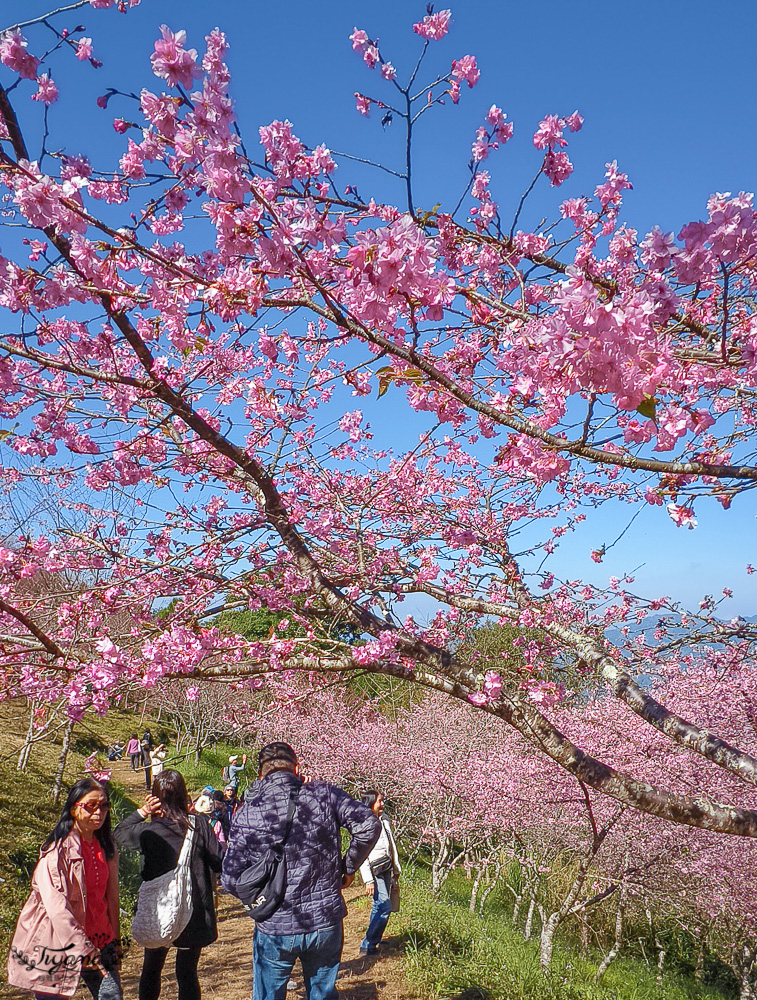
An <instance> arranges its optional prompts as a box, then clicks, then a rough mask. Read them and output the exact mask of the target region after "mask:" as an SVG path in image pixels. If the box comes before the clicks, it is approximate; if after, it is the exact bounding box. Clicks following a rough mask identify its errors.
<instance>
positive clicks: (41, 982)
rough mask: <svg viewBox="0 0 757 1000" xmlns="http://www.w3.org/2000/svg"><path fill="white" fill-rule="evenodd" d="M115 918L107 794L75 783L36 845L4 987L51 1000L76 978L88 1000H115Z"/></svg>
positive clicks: (89, 783) (96, 785)
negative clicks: (37, 851) (28, 889)
mask: <svg viewBox="0 0 757 1000" xmlns="http://www.w3.org/2000/svg"><path fill="white" fill-rule="evenodd" d="M118 913H119V910H118V854H117V852H116V848H115V845H114V843H113V838H112V836H111V832H110V803H109V801H108V792H107V790H106V788H105V786H104V785H101V784H100V782H99V781H95V779H94V778H82V779H81V780H80V781H77V782H76V784H75V785H74V786H73V788H72V789H71V791H70V792H69V793H68V797H67V798H66V801H65V804H64V806H63V809H62V811H61V814H60V819H59V820H58V823H57V824H56V826H55V828H54V829H53V831H52V833H51V834H50V835H49V837H47V839H46V840H45V842H44V843H43V844H42V848H41V850H40V858H39V862H38V863H37V867H36V868H35V869H34V874H33V875H32V892H31V895H30V896H29V898H28V900H27V901H26V904H25V905H24V908H23V909H22V911H21V915H20V916H19V918H18V924H17V925H16V932H15V934H14V935H13V943H12V945H11V950H10V955H9V956H8V981H9V983H10V984H11V986H19V987H21V988H22V989H27V990H31V991H32V992H33V993H34V996H35V997H37V998H38V1000H57V998H60V997H70V996H73V994H74V993H75V992H76V989H77V986H78V984H79V979H80V978H82V979H83V980H84V982H85V984H86V986H87V987H88V988H89V991H90V993H91V994H92V996H93V997H94V998H95V1000H120V998H121V983H120V979H119V965H120V953H119V947H118V943H117V938H118V932H119V921H118Z"/></svg>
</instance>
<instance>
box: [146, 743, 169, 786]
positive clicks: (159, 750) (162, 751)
mask: <svg viewBox="0 0 757 1000" xmlns="http://www.w3.org/2000/svg"><path fill="white" fill-rule="evenodd" d="M167 754H168V751H167V750H166V746H165V743H160V744H159V745H158V746H156V747H155V749H154V750H151V751H150V763H151V764H152V776H153V778H157V776H158V775H159V774H161V773H162V772H163V761H164V760H165V759H166V756H167Z"/></svg>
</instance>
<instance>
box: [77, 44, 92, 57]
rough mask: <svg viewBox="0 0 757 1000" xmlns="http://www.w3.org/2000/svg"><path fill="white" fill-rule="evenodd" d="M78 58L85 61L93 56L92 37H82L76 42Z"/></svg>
mask: <svg viewBox="0 0 757 1000" xmlns="http://www.w3.org/2000/svg"><path fill="white" fill-rule="evenodd" d="M76 58H77V59H80V60H81V61H82V62H84V61H85V60H86V59H91V58H92V39H91V38H80V39H79V41H78V42H77V43H76Z"/></svg>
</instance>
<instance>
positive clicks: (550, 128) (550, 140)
mask: <svg viewBox="0 0 757 1000" xmlns="http://www.w3.org/2000/svg"><path fill="white" fill-rule="evenodd" d="M566 124H567V123H566V121H565V119H564V118H560V117H558V116H557V115H547V117H546V118H545V119H544V120H543V121H541V122H539V128H538V129H537V130H536V132H535V133H534V146H536V148H537V149H554V147H555V146H567V145H568V143H567V140H566V139H564V138H563V129H564V128H565V127H566Z"/></svg>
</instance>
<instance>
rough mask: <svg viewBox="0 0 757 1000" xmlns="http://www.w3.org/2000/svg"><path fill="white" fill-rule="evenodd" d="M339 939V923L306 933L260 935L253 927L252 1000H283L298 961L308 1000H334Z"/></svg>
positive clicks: (338, 959)
mask: <svg viewBox="0 0 757 1000" xmlns="http://www.w3.org/2000/svg"><path fill="white" fill-rule="evenodd" d="M342 940H343V935H342V924H341V921H340V922H339V923H338V924H332V925H331V926H330V927H322V928H321V929H320V930H318V931H310V933H309V934H263V933H261V931H259V930H258V929H257V927H256V928H255V937H254V938H253V940H252V960H253V980H252V983H253V988H252V996H253V1000H284V998H285V997H286V988H287V983H288V981H289V977H290V975H291V974H292V967H293V966H294V963H295V962H296V961H297V959H298V958H299V960H300V963H301V964H302V974H303V977H304V979H305V996H306V997H307V1000H336V997H337V991H336V977H337V975H338V973H339V962H340V961H341V959H342Z"/></svg>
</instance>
